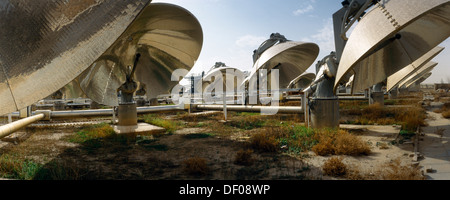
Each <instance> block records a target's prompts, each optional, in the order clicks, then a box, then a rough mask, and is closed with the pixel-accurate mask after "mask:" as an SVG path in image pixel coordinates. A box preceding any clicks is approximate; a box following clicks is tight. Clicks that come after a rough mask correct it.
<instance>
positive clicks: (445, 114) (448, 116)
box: [442, 110, 450, 119]
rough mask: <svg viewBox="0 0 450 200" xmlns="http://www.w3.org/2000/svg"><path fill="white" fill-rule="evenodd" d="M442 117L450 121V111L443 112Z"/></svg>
mask: <svg viewBox="0 0 450 200" xmlns="http://www.w3.org/2000/svg"><path fill="white" fill-rule="evenodd" d="M442 117H444V118H447V119H450V110H448V111H444V112H442Z"/></svg>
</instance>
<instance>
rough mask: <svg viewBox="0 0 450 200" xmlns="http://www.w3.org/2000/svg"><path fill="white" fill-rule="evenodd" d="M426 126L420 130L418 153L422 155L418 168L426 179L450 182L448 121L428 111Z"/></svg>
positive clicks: (449, 127)
mask: <svg viewBox="0 0 450 200" xmlns="http://www.w3.org/2000/svg"><path fill="white" fill-rule="evenodd" d="M427 113H428V119H427V120H426V122H427V124H428V126H426V127H423V128H422V134H423V136H422V137H421V140H420V142H419V148H418V149H419V152H420V153H421V154H422V155H423V158H422V160H420V166H421V167H422V168H423V169H424V170H425V172H426V174H425V175H426V177H427V179H430V180H450V142H449V141H450V119H445V118H443V117H442V115H441V114H439V113H434V112H431V111H428V112H427Z"/></svg>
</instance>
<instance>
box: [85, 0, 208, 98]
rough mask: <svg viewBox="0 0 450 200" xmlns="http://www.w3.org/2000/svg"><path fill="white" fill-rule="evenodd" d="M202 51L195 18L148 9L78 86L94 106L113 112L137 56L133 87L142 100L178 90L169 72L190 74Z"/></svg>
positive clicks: (175, 10) (171, 9)
mask: <svg viewBox="0 0 450 200" xmlns="http://www.w3.org/2000/svg"><path fill="white" fill-rule="evenodd" d="M202 45H203V32H202V28H201V26H200V23H199V22H198V20H197V19H196V18H195V16H194V15H192V14H191V13H190V12H189V11H187V10H185V9H184V8H182V7H179V6H176V5H172V4H166V3H151V4H149V5H148V6H147V7H145V8H144V10H143V11H142V12H141V14H140V15H139V16H138V17H137V18H136V20H135V21H134V22H133V23H132V24H131V25H130V26H129V27H128V29H127V30H126V31H125V33H124V34H123V35H122V36H121V37H120V38H119V39H118V40H117V41H116V42H114V44H113V45H112V46H111V48H109V49H108V50H107V51H106V52H105V53H104V54H103V55H102V56H101V57H100V58H99V59H98V60H97V61H95V62H94V64H92V66H91V67H89V69H87V70H86V71H85V72H83V73H82V74H81V75H80V76H79V77H78V81H79V82H80V85H81V88H82V89H83V91H84V92H85V93H86V95H88V97H89V98H91V99H92V100H93V101H96V102H98V103H100V104H104V105H110V106H117V105H118V104H119V101H118V97H117V89H118V88H119V87H120V85H122V84H123V83H124V82H125V78H126V76H125V73H126V71H127V67H128V66H133V63H134V58H135V55H136V54H137V53H140V54H141V57H140V61H139V63H138V65H137V67H136V72H135V74H134V81H136V82H139V83H140V84H143V85H145V86H146V88H145V90H146V91H147V94H146V96H147V98H156V97H157V96H158V95H161V94H169V93H170V89H172V88H173V87H174V86H175V85H177V84H178V83H177V82H172V81H171V75H172V72H173V71H175V70H176V69H187V70H190V69H191V68H192V66H193V65H194V63H195V61H196V60H197V58H198V57H199V55H200V51H201V48H202Z"/></svg>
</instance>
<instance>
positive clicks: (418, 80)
mask: <svg viewBox="0 0 450 200" xmlns="http://www.w3.org/2000/svg"><path fill="white" fill-rule="evenodd" d="M432 74H433V73H432V72H428V73H427V74H425V75H424V76H422V77H420V78H418V79H417V80H416V81H413V82H411V83H410V84H408V85H406V88H409V87H411V86H414V85H420V84H421V83H423V82H424V81H426V80H427V79H428V78H430V76H431V75H432Z"/></svg>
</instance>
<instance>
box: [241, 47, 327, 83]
mask: <svg viewBox="0 0 450 200" xmlns="http://www.w3.org/2000/svg"><path fill="white" fill-rule="evenodd" d="M318 55H319V46H318V45H317V44H314V43H305V42H293V41H288V42H283V43H279V44H277V45H275V46H272V47H270V48H269V49H267V50H266V51H265V52H264V53H262V54H261V56H260V57H259V59H258V60H257V61H256V62H255V64H254V66H253V69H252V73H251V74H250V76H249V77H248V78H247V79H246V81H245V82H248V81H249V80H250V79H252V77H254V76H256V75H257V72H259V70H261V69H267V73H268V76H269V77H270V72H271V70H272V69H279V74H280V77H279V81H280V82H279V86H280V88H287V87H288V85H289V83H290V82H291V81H292V80H293V79H295V78H297V77H298V76H299V75H301V74H302V73H304V72H305V71H306V70H307V69H308V68H309V67H310V66H311V65H312V64H313V62H314V61H315V60H316V58H317V56H318ZM255 80H256V79H255ZM268 83H269V87H270V80H269V82H268Z"/></svg>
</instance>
